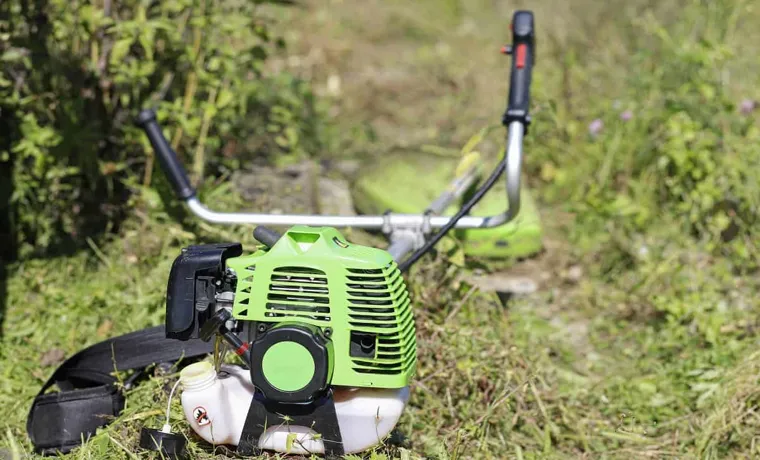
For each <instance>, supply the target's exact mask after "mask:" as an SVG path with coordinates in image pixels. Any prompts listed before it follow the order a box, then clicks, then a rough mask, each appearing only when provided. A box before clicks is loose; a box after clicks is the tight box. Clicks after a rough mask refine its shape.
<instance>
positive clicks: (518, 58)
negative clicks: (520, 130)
mask: <svg viewBox="0 0 760 460" xmlns="http://www.w3.org/2000/svg"><path fill="white" fill-rule="evenodd" d="M535 60H536V39H535V33H534V29H533V13H532V12H530V11H517V12H515V15H514V17H513V18H512V70H511V75H510V79H509V102H508V104H507V111H506V112H505V113H504V124H509V123H511V122H513V121H520V122H522V123H524V124H528V123H529V122H530V117H529V109H530V81H531V74H532V72H533V65H534V63H535Z"/></svg>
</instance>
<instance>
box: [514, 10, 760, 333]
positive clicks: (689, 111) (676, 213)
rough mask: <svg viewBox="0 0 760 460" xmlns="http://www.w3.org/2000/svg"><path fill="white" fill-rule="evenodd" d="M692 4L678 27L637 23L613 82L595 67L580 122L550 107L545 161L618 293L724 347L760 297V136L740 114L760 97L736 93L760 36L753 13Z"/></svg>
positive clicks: (552, 185)
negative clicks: (756, 285)
mask: <svg viewBox="0 0 760 460" xmlns="http://www.w3.org/2000/svg"><path fill="white" fill-rule="evenodd" d="M681 3H682V5H681V8H680V9H679V10H678V14H677V15H676V16H675V17H673V18H669V19H667V21H666V20H663V19H662V17H663V16H662V15H659V14H657V13H656V11H652V10H650V12H649V13H650V14H647V13H646V11H635V12H634V14H633V15H632V16H631V17H629V18H628V19H626V20H628V21H630V22H632V23H633V25H634V27H635V28H636V31H637V32H638V33H637V34H635V35H632V36H631V37H629V38H627V39H626V40H627V42H626V43H624V44H623V46H622V47H621V48H622V49H624V50H626V52H625V53H621V55H620V56H615V64H616V65H611V64H609V63H607V66H606V67H605V69H604V70H603V73H602V72H599V71H597V72H599V73H596V72H595V71H593V70H586V69H587V68H593V66H590V65H585V64H587V63H586V62H582V63H581V64H583V65H582V66H580V68H582V69H583V70H584V71H585V73H581V74H580V76H575V75H573V76H572V77H573V78H575V79H574V80H572V81H571V83H572V85H569V86H571V87H574V88H582V90H583V91H584V92H593V93H594V96H595V97H593V98H592V97H589V98H588V100H587V101H586V102H587V104H586V105H584V106H583V107H581V108H578V109H577V110H575V111H574V112H573V113H572V114H571V116H567V115H565V114H563V113H562V110H561V105H562V103H561V101H548V102H549V103H548V104H547V103H545V104H544V107H547V108H548V110H545V111H544V112H538V113H537V114H536V115H537V118H543V120H537V122H536V124H535V126H536V132H535V133H534V136H533V140H532V141H531V142H534V143H535V144H537V145H534V148H533V149H531V155H532V158H533V160H534V165H535V164H538V165H539V167H538V169H537V170H535V171H534V173H535V176H537V177H540V178H541V179H543V180H544V181H545V182H546V183H547V186H546V188H545V190H546V194H545V196H546V197H547V198H549V199H550V200H561V201H562V202H563V203H566V206H567V207H568V208H569V209H570V210H571V211H572V212H573V214H574V215H575V216H576V219H575V222H573V224H572V225H571V226H570V227H569V231H570V233H571V239H572V241H573V242H574V243H576V244H577V245H578V246H579V247H580V249H581V252H586V253H591V254H593V255H594V256H595V258H596V260H597V261H598V262H599V263H598V264H595V266H596V268H597V270H598V271H599V273H597V274H600V275H602V279H603V280H604V281H605V286H604V289H607V290H610V291H615V292H620V293H621V298H622V299H624V301H625V302H628V303H629V304H631V305H633V304H637V305H644V306H645V309H647V310H648V311H649V312H650V313H655V315H653V316H656V317H662V318H665V319H666V321H664V322H663V323H662V325H663V326H664V327H668V328H669V330H671V331H672V332H673V334H691V333H693V332H695V331H696V332H698V333H699V335H700V337H701V338H703V339H704V340H705V341H706V342H708V343H717V342H721V341H724V340H729V338H730V337H731V336H732V335H735V334H739V333H741V331H743V330H744V328H746V327H747V326H746V323H747V320H746V318H747V317H748V315H751V314H752V313H749V312H748V308H749V307H748V305H751V300H750V299H751V298H752V295H751V294H748V293H747V290H748V289H749V288H747V287H746V285H743V284H742V283H739V282H738V281H737V276H739V275H741V274H747V273H751V272H756V271H757V269H758V268H759V267H760V242H759V241H758V239H757V237H756V234H757V231H756V230H755V229H756V227H757V225H758V224H759V223H760V142H759V141H760V126H759V125H758V117H757V115H756V114H755V113H753V112H752V111H751V107H749V108H745V109H742V108H741V107H738V104H737V103H736V101H739V100H741V99H749V100H751V99H752V97H753V94H746V93H745V94H742V93H737V91H736V88H737V85H736V82H737V81H745V87H746V86H747V85H746V83H747V82H752V81H754V79H756V75H755V74H753V73H752V72H751V69H752V65H753V64H751V62H752V59H754V58H753V57H752V56H746V55H741V54H740V53H738V52H735V50H736V49H738V48H737V46H736V42H737V40H738V39H739V37H740V36H741V35H740V34H739V33H738V32H737V31H738V30H751V29H753V28H754V27H753V26H752V20H751V16H750V17H746V19H744V20H745V21H746V23H745V24H743V25H742V24H741V23H740V22H741V21H740V19H742V18H745V13H746V12H747V11H749V8H748V6H747V5H746V4H745V3H744V2H741V1H735V0H726V1H720V2H703V1H685V2H681ZM647 8H652V9H654V10H656V8H659V5H655V6H648V7H647ZM745 9H746V11H745ZM626 26H628V25H626ZM621 27H622V26H621ZM731 40H733V41H731ZM584 59H591V57H584ZM576 71H577V69H576ZM729 76H730V77H731V78H729ZM573 85H574V86H573ZM739 87H741V86H739ZM599 93H604V94H605V96H607V97H606V98H599V97H596V96H598V95H599ZM755 96H756V95H755ZM594 101H601V104H599V103H598V102H597V103H596V104H598V105H596V106H594V105H591V104H593V103H594ZM749 105H752V104H749ZM558 107H560V108H558ZM552 117H555V118H556V119H558V120H559V122H558V123H552V122H551V121H552V120H551V118H552ZM581 120H583V121H581ZM547 139H548V141H547ZM529 167H530V165H529ZM742 324H744V325H742ZM726 331H730V333H729V332H726Z"/></svg>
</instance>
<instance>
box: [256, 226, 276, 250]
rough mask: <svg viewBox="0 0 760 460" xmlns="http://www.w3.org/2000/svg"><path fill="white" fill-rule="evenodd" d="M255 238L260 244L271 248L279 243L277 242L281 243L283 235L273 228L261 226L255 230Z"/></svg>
mask: <svg viewBox="0 0 760 460" xmlns="http://www.w3.org/2000/svg"><path fill="white" fill-rule="evenodd" d="M253 237H254V238H256V241H258V242H259V243H261V244H263V245H265V246H266V247H268V248H271V247H272V246H274V245H275V244H276V243H277V241H279V239H280V237H282V235H280V234H279V233H278V232H276V231H274V230H272V229H271V228H268V227H264V226H262V225H259V226H258V227H256V228H254V229H253Z"/></svg>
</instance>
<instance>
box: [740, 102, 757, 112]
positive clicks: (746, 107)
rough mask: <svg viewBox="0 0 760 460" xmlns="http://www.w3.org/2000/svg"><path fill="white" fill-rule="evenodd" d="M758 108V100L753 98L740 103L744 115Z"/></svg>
mask: <svg viewBox="0 0 760 460" xmlns="http://www.w3.org/2000/svg"><path fill="white" fill-rule="evenodd" d="M756 108H757V101H755V100H752V99H744V100H743V101H742V102H741V104H739V111H740V112H741V113H742V114H743V115H749V114H750V113H752V112H754V111H755V109H756Z"/></svg>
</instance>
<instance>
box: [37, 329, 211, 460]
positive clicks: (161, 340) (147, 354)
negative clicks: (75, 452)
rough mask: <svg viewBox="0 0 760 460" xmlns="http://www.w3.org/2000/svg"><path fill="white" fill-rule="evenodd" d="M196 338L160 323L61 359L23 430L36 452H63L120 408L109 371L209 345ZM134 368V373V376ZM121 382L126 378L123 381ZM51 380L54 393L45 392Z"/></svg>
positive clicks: (187, 353) (199, 350) (201, 349)
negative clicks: (177, 336) (172, 335)
mask: <svg viewBox="0 0 760 460" xmlns="http://www.w3.org/2000/svg"><path fill="white" fill-rule="evenodd" d="M212 348H213V344H212V343H207V342H203V341H201V340H197V339H190V340H187V341H180V340H174V339H167V338H166V334H165V330H164V326H157V327H152V328H148V329H143V330H140V331H136V332H132V333H130V334H125V335H122V336H119V337H115V338H112V339H108V340H105V341H103V342H100V343H96V344H95V345H92V346H90V347H88V348H85V349H84V350H82V351H80V352H79V353H77V354H75V355H74V356H72V357H70V358H69V359H67V360H66V361H65V362H64V363H63V364H61V366H60V367H58V369H56V371H55V372H54V373H53V375H52V376H51V377H50V378H49V379H48V381H47V382H46V383H45V385H43V386H42V389H41V390H40V392H39V394H37V397H36V398H34V403H33V404H32V409H31V410H30V411H29V417H28V418H27V421H26V431H27V433H28V434H29V438H30V439H31V441H32V444H34V448H35V451H37V452H38V453H41V454H46V455H49V454H55V453H57V452H63V453H66V452H68V451H70V450H71V449H73V448H75V447H77V446H79V445H80V444H81V442H82V439H87V438H88V437H89V436H90V435H92V434H94V433H95V431H96V430H97V429H98V428H100V427H102V426H105V425H107V424H108V423H109V422H110V421H111V420H112V419H113V418H114V417H116V416H118V415H119V413H120V412H121V411H122V409H123V408H124V394H123V393H122V392H121V389H120V388H119V386H117V384H116V383H117V381H116V378H115V377H113V376H112V375H111V374H112V373H113V372H114V371H116V370H118V371H125V370H130V369H140V370H141V369H143V368H145V367H147V366H150V365H151V364H157V363H165V362H173V361H177V360H178V359H180V358H192V357H197V356H201V355H205V354H207V353H210V352H211V351H212ZM139 374H140V373H139V372H138V373H135V375H134V376H133V377H132V378H135V377H136V376H137V375H139ZM125 383H126V384H127V385H128V384H129V383H131V382H125ZM53 385H57V386H58V388H59V389H60V390H61V391H60V392H58V393H48V394H45V392H46V391H47V390H48V389H49V388H50V387H52V386H53Z"/></svg>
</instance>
